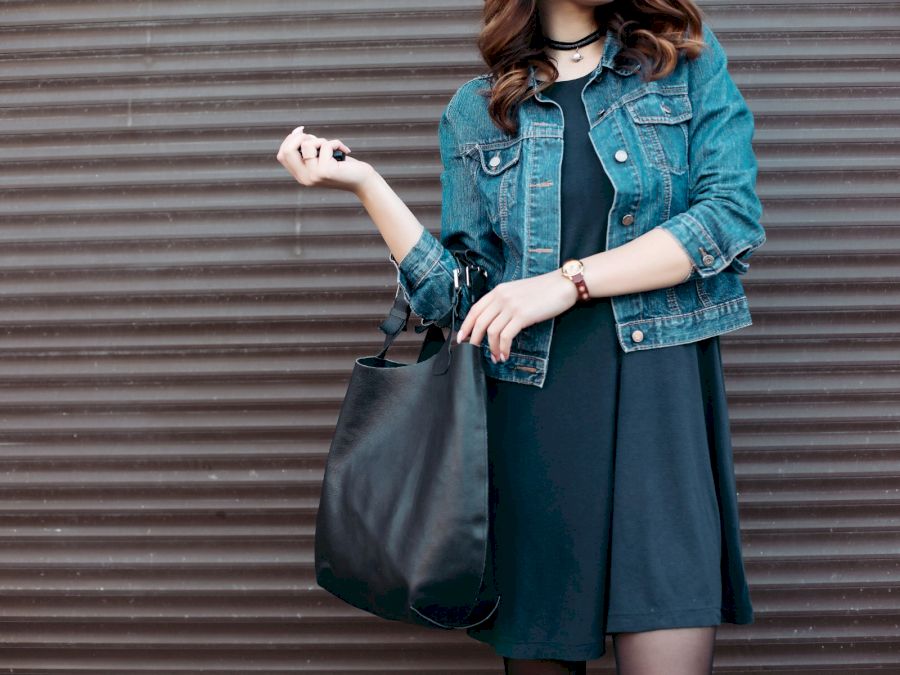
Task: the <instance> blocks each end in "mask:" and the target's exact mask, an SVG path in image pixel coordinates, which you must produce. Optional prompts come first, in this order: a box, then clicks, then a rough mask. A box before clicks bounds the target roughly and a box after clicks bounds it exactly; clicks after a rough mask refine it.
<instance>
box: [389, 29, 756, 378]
mask: <svg viewBox="0 0 900 675" xmlns="http://www.w3.org/2000/svg"><path fill="white" fill-rule="evenodd" d="M703 33H704V40H705V42H706V43H707V48H705V49H704V51H703V54H702V55H701V56H700V57H699V58H697V59H695V60H693V61H689V60H687V59H686V58H685V57H684V56H683V55H682V56H681V57H680V58H679V61H678V65H677V67H676V68H675V70H674V71H673V72H672V73H671V74H670V75H669V76H667V77H665V78H663V79H660V80H656V81H653V82H643V81H642V80H641V79H640V74H639V72H638V70H639V68H640V66H639V65H637V64H634V63H630V64H628V65H627V66H619V67H614V64H613V57H614V55H615V54H616V52H617V51H618V50H619V49H620V48H621V45H620V43H619V41H618V40H617V39H616V37H615V35H614V34H613V32H612V30H609V31H607V35H606V42H605V44H604V51H603V56H602V59H601V61H600V63H599V64H598V66H597V68H596V69H595V71H594V72H593V73H592V74H591V75H590V76H589V77H588V80H587V83H586V84H585V86H584V89H583V91H582V100H583V101H584V106H585V113H586V114H587V115H588V116H589V118H590V124H591V127H590V142H591V143H592V144H593V146H594V149H595V150H596V152H597V155H598V156H599V158H600V161H601V163H602V165H603V168H604V170H605V171H606V172H607V174H608V175H609V178H610V181H611V182H612V185H613V188H614V191H615V194H614V199H613V203H612V207H611V210H610V213H609V221H608V230H607V239H606V248H607V249H613V248H615V247H617V246H621V245H622V244H624V243H626V242H628V241H631V240H632V239H634V238H635V237H638V236H640V235H641V234H644V233H645V232H647V231H649V230H650V229H651V228H655V227H661V228H664V229H666V230H668V231H669V232H670V233H671V234H672V235H674V237H675V238H676V239H677V241H678V242H679V243H680V244H681V245H682V246H683V247H684V250H685V251H686V252H687V254H688V256H690V259H691V261H692V270H691V273H690V275H689V276H688V277H687V279H685V280H684V281H682V282H680V283H678V284H675V285H673V286H670V287H668V288H660V289H654V290H650V291H643V292H639V293H630V294H623V295H616V296H612V297H611V298H610V302H611V304H612V309H613V314H614V316H615V320H616V331H617V338H618V342H619V344H620V345H621V347H622V349H623V350H624V351H625V352H631V351H635V350H639V349H653V348H656V347H665V346H667V345H676V344H683V343H688V342H694V341H697V340H700V339H703V338H706V337H709V336H713V335H719V334H721V333H725V332H728V331H733V330H736V329H738V328H742V327H744V326H749V325H750V324H751V323H752V322H751V319H750V310H749V306H748V301H747V297H746V295H745V294H744V290H743V286H742V284H741V280H740V275H742V274H746V272H747V270H748V267H749V265H748V258H749V257H750V255H751V253H752V252H753V251H754V250H755V249H757V248H758V247H759V246H761V245H762V244H763V243H764V242H765V239H766V237H765V232H764V229H763V227H762V225H761V224H760V222H759V221H760V217H761V216H762V205H761V203H760V200H759V198H758V196H757V194H756V174H757V162H756V157H755V155H754V152H753V149H752V147H751V140H752V137H753V130H754V121H753V115H752V113H751V111H750V109H749V108H748V106H747V104H746V102H745V100H744V98H743V96H742V95H741V93H740V92H739V90H738V88H737V87H736V85H735V84H734V82H733V80H732V79H731V76H730V75H729V73H728V70H727V67H726V64H727V57H726V55H725V52H724V50H723V48H722V46H721V44H720V43H719V41H718V39H717V38H716V36H715V34H714V33H713V31H712V30H711V29H710V28H709V27H708V26H706V25H704V29H703ZM530 82H531V85H532V86H536V85H537V80H536V78H535V71H534V68H533V67H532V68H531V69H530ZM489 86H490V83H489V80H488V74H483V75H480V76H478V77H475V78H472V79H471V80H469V81H468V82H465V83H464V84H463V85H461V86H460V87H459V89H458V90H457V91H456V93H455V94H454V95H453V97H452V98H451V100H450V102H449V103H448V105H447V107H446V108H445V110H444V112H443V115H442V116H441V120H440V125H439V139H440V151H441V159H442V162H443V171H442V173H441V186H442V190H443V194H442V210H441V232H440V238H439V239H438V238H436V237H435V236H434V235H432V234H431V233H430V232H429V231H428V230H427V229H426V230H424V231H423V233H422V235H421V237H420V238H419V239H418V241H417V242H416V244H415V245H414V246H413V248H412V249H411V250H410V252H409V253H408V254H407V255H405V256H404V257H403V259H402V260H401V261H399V262H398V261H397V260H395V259H394V256H393V255H390V256H389V258H390V260H391V262H393V263H394V265H395V267H396V268H397V283H398V285H399V288H402V290H403V292H404V294H405V295H406V297H407V299H408V300H409V303H410V306H411V307H412V310H413V311H414V312H415V313H416V314H417V315H418V316H420V317H421V318H422V322H423V323H425V322H429V323H431V322H436V323H437V324H438V325H439V326H446V325H447V323H449V311H450V307H451V305H450V303H451V297H452V289H453V271H454V269H457V268H459V269H461V268H460V263H459V261H458V260H457V258H456V257H455V256H454V255H453V253H452V252H453V251H464V250H467V251H469V257H470V258H473V259H474V260H475V261H476V262H477V263H478V264H479V265H481V266H482V267H483V268H484V269H485V270H486V272H487V288H488V289H490V288H493V287H494V286H496V285H497V284H499V283H502V282H505V281H511V280H515V279H523V278H527V277H531V276H535V275H539V274H544V273H546V272H550V271H552V270H554V269H556V268H558V267H559V266H560V265H561V264H562V262H563V261H561V260H560V254H559V244H560V207H559V204H560V175H561V165H562V152H563V113H562V109H561V108H560V106H559V105H558V104H557V103H556V102H555V101H552V100H551V99H549V98H547V97H546V96H544V95H543V94H541V93H538V94H537V95H536V96H535V97H532V98H530V99H528V100H527V101H525V102H524V103H523V104H522V105H520V106H519V110H518V116H519V117H518V119H519V131H518V133H517V134H515V135H510V134H507V133H506V132H504V131H502V130H500V129H499V128H498V127H496V126H495V125H494V124H493V122H492V121H491V120H490V118H489V116H488V113H487V98H486V97H484V96H482V95H481V94H479V91H481V90H485V89H486V88H487V87H489ZM585 197H586V198H590V195H586V196H585ZM476 299H477V298H476ZM473 301H474V300H473V298H472V297H471V293H470V292H469V291H468V289H465V288H464V292H463V293H462V297H461V302H462V307H461V311H460V316H461V317H465V315H466V313H467V311H468V309H469V308H470V307H471V303H472V302H473ZM460 322H461V319H460V321H459V322H457V326H455V327H452V328H454V329H455V328H458V325H459V323H460ZM553 323H554V322H553V319H547V320H545V321H541V322H539V323H536V324H533V325H531V326H527V327H526V328H524V329H523V330H522V331H520V332H519V334H518V335H516V336H515V338H514V339H513V342H512V346H511V351H510V354H509V358H508V359H507V360H506V361H505V362H498V363H496V364H495V363H493V362H492V361H491V359H490V348H489V346H488V339H487V336H485V337H484V339H483V340H482V353H483V355H484V365H485V371H486V372H487V373H488V374H489V375H491V376H493V377H495V378H498V379H503V380H508V381H513V382H520V383H526V384H532V385H535V386H538V387H542V386H543V384H544V379H545V377H546V373H547V368H548V367H549V363H548V360H549V359H548V355H549V352H550V341H551V339H552V336H553ZM454 337H455V336H454ZM585 338H586V339H590V336H585Z"/></svg>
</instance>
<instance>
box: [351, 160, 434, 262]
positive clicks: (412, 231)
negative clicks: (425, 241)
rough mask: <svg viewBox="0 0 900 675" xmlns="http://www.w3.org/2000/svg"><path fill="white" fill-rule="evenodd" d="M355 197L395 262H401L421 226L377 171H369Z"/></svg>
mask: <svg viewBox="0 0 900 675" xmlns="http://www.w3.org/2000/svg"><path fill="white" fill-rule="evenodd" d="M355 194H356V196H357V197H359V200H360V202H361V203H362V205H363V208H365V210H366V212H367V213H368V214H369V217H371V219H372V222H374V223H375V227H377V228H378V231H379V232H380V233H381V236H382V238H383V239H384V242H385V244H387V247H388V248H389V249H390V252H391V254H392V255H393V256H394V258H395V259H396V260H397V261H398V262H399V261H401V260H402V259H403V258H404V257H405V256H406V254H407V253H409V251H410V250H411V249H412V247H413V245H414V244H415V243H416V241H418V239H419V237H420V236H421V234H422V230H423V226H422V224H421V223H420V222H419V220H418V219H417V218H416V217H415V215H413V213H412V211H410V210H409V208H408V207H407V206H406V204H405V203H404V202H403V200H402V199H400V197H399V196H398V195H397V193H396V192H394V190H393V189H392V188H391V186H390V185H388V184H387V181H385V180H384V178H383V177H382V176H381V174H379V173H378V172H376V171H372V173H371V175H370V176H369V178H367V179H366V180H365V181H364V182H363V183H362V184H361V185H360V187H359V189H357V190H356V191H355Z"/></svg>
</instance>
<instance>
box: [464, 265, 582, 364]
mask: <svg viewBox="0 0 900 675" xmlns="http://www.w3.org/2000/svg"><path fill="white" fill-rule="evenodd" d="M577 299H578V293H577V289H576V288H575V284H573V283H572V282H571V281H569V280H568V279H566V278H565V277H564V276H563V275H562V274H560V272H559V270H553V271H552V272H548V273H546V274H539V275H537V276H533V277H528V278H526V279H516V280H515V281H505V282H503V283H501V284H497V286H495V287H494V288H492V289H491V290H490V291H488V292H487V293H485V294H484V295H483V296H482V297H481V298H480V299H479V300H478V302H476V303H474V304H473V305H472V306H471V307H470V308H469V312H468V314H466V318H465V320H464V321H463V322H462V324H461V325H460V328H459V332H458V334H457V340H458V341H459V342H463V341H464V340H466V339H467V338H468V339H469V341H470V342H471V343H472V344H474V345H480V344H481V341H482V340H483V339H484V336H485V334H487V336H488V343H489V344H490V347H491V358H492V359H493V360H494V362H495V363H496V362H497V361H498V360H500V361H505V360H506V359H507V358H509V350H510V347H511V346H512V341H513V338H514V337H515V336H516V335H518V333H519V331H521V330H522V329H523V328H525V327H527V326H530V325H532V324H535V323H538V322H540V321H544V320H546V319H550V318H552V317H554V316H556V315H557V314H561V313H562V312H564V311H565V310H567V309H568V308H569V307H571V306H572V305H574V304H575V301H576V300H577Z"/></svg>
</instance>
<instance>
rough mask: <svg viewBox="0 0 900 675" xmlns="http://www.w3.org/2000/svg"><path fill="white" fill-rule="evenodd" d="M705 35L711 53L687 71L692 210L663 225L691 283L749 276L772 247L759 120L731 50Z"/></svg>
mask: <svg viewBox="0 0 900 675" xmlns="http://www.w3.org/2000/svg"><path fill="white" fill-rule="evenodd" d="M703 35H704V40H705V41H706V43H707V46H706V47H705V48H704V52H703V53H702V55H701V56H699V57H698V58H697V59H695V60H694V61H693V62H692V63H690V64H688V67H689V68H690V74H689V90H690V91H689V95H690V99H691V107H692V110H693V115H692V117H691V119H690V120H689V127H688V132H689V169H688V171H689V178H688V180H689V183H690V195H691V197H690V206H689V208H688V209H687V210H686V211H684V212H682V213H679V214H677V215H675V216H673V217H672V218H669V219H668V220H666V221H665V222H663V223H661V224H659V225H657V227H660V228H662V229H664V230H668V231H669V232H670V233H671V234H672V235H673V236H674V237H675V238H676V239H677V240H678V242H679V243H680V244H681V246H682V247H683V248H684V250H685V251H686V252H687V254H688V256H689V257H690V259H691V265H692V268H693V269H692V271H691V274H690V276H689V277H688V279H695V278H704V277H710V276H713V275H715V274H718V273H719V272H723V271H729V272H734V273H737V274H745V273H746V272H747V271H748V269H749V263H748V259H749V258H750V256H751V254H752V253H753V251H755V250H756V249H757V248H759V247H760V246H761V245H762V244H763V243H764V242H765V240H766V235H765V231H764V229H763V226H762V225H761V223H760V218H761V217H762V203H761V202H760V200H759V197H758V195H757V193H756V176H757V161H756V156H755V154H754V151H753V147H752V145H751V143H752V139H753V131H754V120H753V114H752V112H751V111H750V108H749V107H748V106H747V102H746V101H745V100H744V97H743V96H742V95H741V93H740V91H739V90H738V88H737V86H736V85H735V83H734V81H733V80H732V79H731V76H730V74H729V72H728V68H727V63H728V59H727V56H726V54H725V50H724V49H723V48H722V45H721V44H720V43H719V40H718V39H717V38H716V36H715V34H714V33H713V31H712V29H710V28H709V26H707V25H705V24H704V27H703Z"/></svg>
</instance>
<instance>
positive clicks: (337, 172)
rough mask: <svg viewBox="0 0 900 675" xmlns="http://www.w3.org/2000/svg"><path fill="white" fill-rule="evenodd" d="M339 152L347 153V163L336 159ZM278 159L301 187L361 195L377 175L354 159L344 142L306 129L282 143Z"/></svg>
mask: <svg viewBox="0 0 900 675" xmlns="http://www.w3.org/2000/svg"><path fill="white" fill-rule="evenodd" d="M335 150H343V151H344V153H345V155H344V156H345V158H344V161H342V162H339V161H337V160H336V159H335V158H334V157H333V153H334V151H335ZM316 153H318V157H317V156H316ZM275 158H276V159H277V160H278V161H279V162H280V163H281V165H282V166H284V168H285V169H287V170H288V173H290V174H291V175H292V176H293V177H294V178H295V179H296V181H297V182H298V183H300V184H301V185H308V186H321V187H328V188H335V189H338V190H347V191H349V192H358V190H359V189H360V188H361V187H362V185H363V183H364V182H365V181H366V179H367V178H369V177H371V176H372V175H373V174H374V173H375V169H373V168H372V166H371V165H370V164H369V163H367V162H361V161H359V160H356V159H354V158H353V157H351V156H350V148H348V147H347V146H346V145H344V143H343V141H340V140H337V139H333V140H328V139H325V138H320V137H318V136H314V135H313V134H307V133H304V132H303V127H302V126H299V127H297V128H296V129H294V130H293V131H292V132H291V133H290V134H289V135H288V136H287V137H286V138H285V139H284V141H282V143H281V147H279V148H278V153H277V154H276V155H275Z"/></svg>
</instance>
